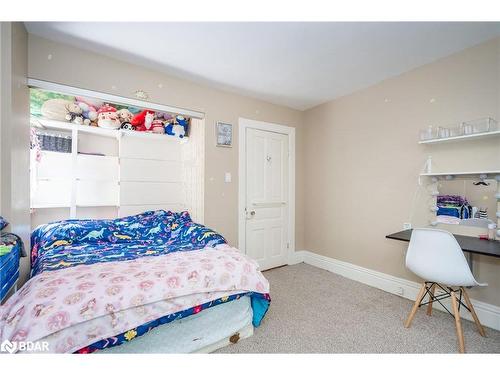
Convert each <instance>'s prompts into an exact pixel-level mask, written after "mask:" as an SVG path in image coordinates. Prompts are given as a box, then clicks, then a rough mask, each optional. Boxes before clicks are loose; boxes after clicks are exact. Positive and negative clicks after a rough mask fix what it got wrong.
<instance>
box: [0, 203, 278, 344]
mask: <svg viewBox="0 0 500 375" xmlns="http://www.w3.org/2000/svg"><path fill="white" fill-rule="evenodd" d="M31 245H32V247H31V249H32V251H31V264H32V271H31V278H30V280H29V281H28V282H27V283H26V284H25V285H24V286H23V287H22V288H21V289H20V290H19V291H18V292H17V293H16V294H15V295H14V296H12V297H11V298H10V299H9V300H8V301H7V303H6V304H5V305H4V306H2V307H0V341H1V342H3V341H4V340H9V341H11V342H12V343H14V345H15V347H16V348H17V349H18V351H20V350H19V348H20V347H21V346H20V345H18V344H19V343H22V342H43V343H47V344H45V345H48V351H49V352H53V353H93V352H96V351H103V352H109V353H112V352H208V351H212V350H215V349H218V348H219V347H221V346H224V345H226V344H227V343H228V342H229V340H230V341H231V342H236V341H238V339H241V338H244V337H247V336H249V335H251V334H252V333H253V327H258V326H259V324H260V322H261V320H262V319H263V317H264V315H265V314H266V312H267V309H268V307H269V303H270V297H269V283H268V282H267V280H266V279H265V278H264V276H263V275H262V273H261V272H260V271H259V270H258V264H257V263H256V262H255V261H253V260H252V259H250V258H248V257H246V256H245V255H244V254H241V253H240V252H239V251H238V250H237V249H235V248H232V247H230V246H229V245H228V244H227V243H226V240H225V239H224V237H222V236H221V235H220V234H218V233H217V232H215V231H213V230H210V229H209V228H207V227H205V226H203V225H200V224H197V223H194V222H193V221H192V220H191V218H190V217H189V214H188V213H187V212H181V213H174V212H170V211H163V210H159V211H149V212H145V213H142V214H139V215H134V216H129V217H125V218H120V219H115V220H65V221H60V222H56V223H50V224H46V225H42V226H40V227H39V228H37V229H36V230H35V231H34V232H33V234H32V238H31ZM228 316H231V317H232V318H233V319H232V320H231V321H232V323H231V324H224V320H226V321H229V320H228ZM196 332H198V333H199V334H197V335H194V336H193V334H194V333H196ZM200 333H202V334H200ZM142 336H144V337H142ZM148 336H149V337H148ZM195 336H196V337H195ZM198 336H199V337H198ZM148 340H149V341H148ZM122 344H124V345H122ZM35 347H41V346H35Z"/></svg>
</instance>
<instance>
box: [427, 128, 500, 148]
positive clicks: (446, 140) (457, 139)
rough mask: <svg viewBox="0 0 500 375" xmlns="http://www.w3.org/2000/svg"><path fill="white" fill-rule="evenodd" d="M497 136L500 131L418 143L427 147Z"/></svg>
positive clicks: (499, 134)
mask: <svg viewBox="0 0 500 375" xmlns="http://www.w3.org/2000/svg"><path fill="white" fill-rule="evenodd" d="M498 136H500V130H495V131H491V132H485V133H474V134H467V135H458V136H456V137H448V138H435V139H426V140H422V141H419V142H418V143H419V144H421V145H428V144H436V143H445V142H457V141H467V140H474V139H482V138H494V137H498Z"/></svg>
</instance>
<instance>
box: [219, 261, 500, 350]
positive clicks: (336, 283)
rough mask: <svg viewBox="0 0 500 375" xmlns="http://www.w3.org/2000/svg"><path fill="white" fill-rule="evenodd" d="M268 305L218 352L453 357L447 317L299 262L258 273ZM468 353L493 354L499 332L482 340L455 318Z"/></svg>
mask: <svg viewBox="0 0 500 375" xmlns="http://www.w3.org/2000/svg"><path fill="white" fill-rule="evenodd" d="M265 276H266V277H267V278H268V279H269V282H270V283H271V298H272V302H271V307H270V309H269V312H268V314H267V316H266V317H265V318H264V320H263V322H262V324H261V326H260V327H259V328H257V329H256V330H255V333H254V336H252V337H250V338H248V339H245V340H242V341H240V342H238V343H237V344H234V345H230V346H228V347H226V348H223V349H221V350H219V351H218V353H456V351H457V341H456V335H455V324H454V320H453V318H452V317H451V316H450V315H448V314H447V313H443V312H440V311H436V310H434V311H433V315H432V316H430V317H429V316H427V315H426V314H425V311H424V308H420V310H419V311H418V312H417V315H416V317H415V319H414V321H413V324H412V326H411V328H409V329H405V328H404V327H403V321H404V320H405V319H406V317H407V315H408V313H409V311H410V309H411V307H412V302H411V301H409V300H407V299H405V298H402V297H398V296H396V295H392V294H389V293H386V292H384V291H381V290H379V289H375V288H372V287H369V286H367V285H364V284H361V283H358V282H356V281H352V280H349V279H346V278H344V277H342V276H338V275H335V274H333V273H331V272H328V271H324V270H321V269H319V268H316V267H312V266H309V265H306V264H304V263H301V264H298V265H295V266H286V267H282V268H277V269H274V270H271V271H267V272H265ZM462 322H463V330H464V336H465V347H466V351H467V352H468V353H500V332H499V331H495V330H492V329H488V328H487V329H486V334H487V336H488V337H486V338H484V337H481V336H480V335H479V333H478V332H477V331H476V329H475V326H474V324H473V323H472V322H469V321H466V320H462Z"/></svg>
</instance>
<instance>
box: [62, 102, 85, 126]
mask: <svg viewBox="0 0 500 375" xmlns="http://www.w3.org/2000/svg"><path fill="white" fill-rule="evenodd" d="M65 108H66V116H65V117H64V118H65V120H66V121H69V122H73V123H75V124H78V125H83V115H82V109H81V108H80V107H79V106H78V104H76V103H75V102H69V103H67V104H66V107H65Z"/></svg>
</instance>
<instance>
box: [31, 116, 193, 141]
mask: <svg viewBox="0 0 500 375" xmlns="http://www.w3.org/2000/svg"><path fill="white" fill-rule="evenodd" d="M30 122H31V126H33V127H36V128H39V129H43V130H58V131H66V132H71V131H73V130H75V129H76V130H78V132H82V133H86V134H94V135H98V136H101V137H109V138H117V139H118V138H120V137H122V136H127V137H137V138H146V139H154V140H161V141H167V142H185V140H187V138H188V137H184V138H177V137H174V136H171V135H166V134H155V133H148V132H138V131H134V130H123V129H117V130H114V129H104V128H100V127H98V126H88V125H78V124H74V123H71V122H65V121H57V120H48V119H44V118H41V117H31V120H30Z"/></svg>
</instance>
